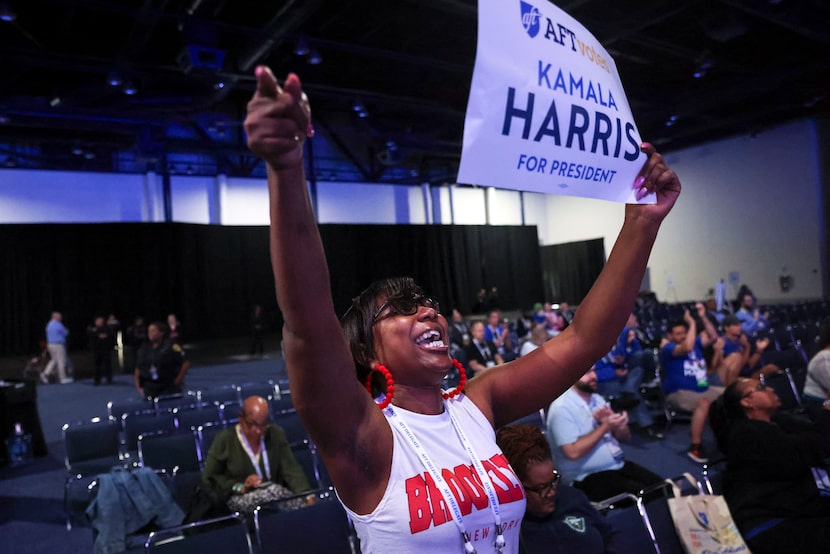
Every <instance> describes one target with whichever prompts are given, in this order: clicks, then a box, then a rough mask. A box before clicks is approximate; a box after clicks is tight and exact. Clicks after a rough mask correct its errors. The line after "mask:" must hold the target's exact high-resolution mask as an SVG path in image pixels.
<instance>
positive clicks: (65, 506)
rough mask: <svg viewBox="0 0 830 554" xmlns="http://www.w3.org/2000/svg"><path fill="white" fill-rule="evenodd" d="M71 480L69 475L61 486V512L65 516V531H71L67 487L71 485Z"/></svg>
mask: <svg viewBox="0 0 830 554" xmlns="http://www.w3.org/2000/svg"><path fill="white" fill-rule="evenodd" d="M72 481H73V478H72V476H71V475H70V476H69V477H67V478H66V482H65V483H64V485H63V511H64V513H65V514H66V530H67V531H71V530H72V514H70V513H69V485H70V484H71V483H72Z"/></svg>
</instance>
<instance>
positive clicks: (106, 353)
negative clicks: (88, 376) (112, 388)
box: [95, 348, 112, 385]
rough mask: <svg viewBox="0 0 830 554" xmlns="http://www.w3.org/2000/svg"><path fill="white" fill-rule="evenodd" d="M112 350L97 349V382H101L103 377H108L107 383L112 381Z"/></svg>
mask: <svg viewBox="0 0 830 554" xmlns="http://www.w3.org/2000/svg"><path fill="white" fill-rule="evenodd" d="M111 352H112V351H111V350H110V349H109V348H107V349H106V350H101V349H98V350H95V384H96V385H97V384H98V383H100V382H101V379H103V378H105V377H106V379H107V383H112V358H111V357H110V354H111Z"/></svg>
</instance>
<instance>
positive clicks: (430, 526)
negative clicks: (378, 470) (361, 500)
mask: <svg viewBox="0 0 830 554" xmlns="http://www.w3.org/2000/svg"><path fill="white" fill-rule="evenodd" d="M444 405H445V406H447V409H449V410H452V411H453V415H454V416H455V417H456V419H457V420H458V421H459V423H460V424H461V426H462V428H463V429H464V432H465V434H466V435H467V437H468V439H469V441H470V444H471V445H472V447H473V451H474V452H475V453H476V454H477V455H478V457H479V459H480V460H481V463H482V465H483V466H484V469H485V471H486V472H487V474H488V475H489V477H490V481H491V482H492V484H493V488H494V490H495V493H496V496H497V497H498V499H499V506H500V511H501V521H502V531H503V533H504V538H505V540H506V543H507V546H506V548H505V549H504V550H503V553H504V554H509V553H516V552H518V550H519V526H520V524H521V521H522V517H523V516H524V512H525V497H524V490H523V488H522V484H521V482H520V481H519V478H518V477H517V476H516V474H515V472H514V471H513V468H511V467H510V464H509V463H508V462H507V458H506V457H505V456H504V454H502V452H501V450H500V449H499V447H498V445H497V444H496V434H495V431H493V427H492V426H491V425H490V422H489V421H487V418H486V417H484V414H482V413H481V411H480V410H479V409H478V407H476V405H475V404H473V402H472V401H470V400H469V399H467V397H466V396H465V395H463V394H462V395H461V396H460V397H459V398H457V399H453V400H449V401H446V402H445V403H444ZM395 411H396V412H397V414H398V415H399V416H400V417H401V418H402V419H403V420H404V421H405V422H406V424H407V426H408V427H409V428H410V429H411V431H412V433H413V434H414V435H415V437H416V438H417V439H418V441H419V442H420V443H421V445H422V446H423V448H424V450H425V451H426V452H427V453H428V455H429V457H430V459H431V460H432V462H433V463H434V464H435V465H436V466H437V467H438V468H440V471H441V475H442V476H443V478H444V480H445V481H446V482H447V484H448V485H449V486H450V488H451V489H452V491H453V493H454V496H455V498H456V500H457V502H458V504H459V507H460V508H461V513H462V516H463V523H464V527H465V529H466V531H467V533H469V535H470V539H471V541H472V543H473V545H474V546H475V549H476V551H477V553H478V554H486V553H494V552H496V550H495V548H494V546H493V543H494V541H495V522H494V518H493V512H492V510H491V509H490V505H489V502H488V499H487V494H486V493H485V491H484V488H483V487H482V486H481V484H480V481H479V478H478V475H477V473H476V471H475V469H474V468H473V467H472V462H471V460H470V456H469V455H468V454H467V452H466V450H465V449H464V446H463V445H462V443H461V440H460V439H459V438H458V435H457V434H456V432H455V429H454V428H453V426H452V422H451V421H450V417H449V412H448V411H447V410H444V413H442V414H439V415H424V414H418V413H415V412H409V411H407V410H403V409H401V408H398V407H397V406H396V407H395ZM392 436H393V437H394V445H393V450H392V472H391V475H390V476H389V484H388V485H387V487H386V491H385V492H384V494H383V498H381V501H380V503H379V504H378V505H377V507H376V508H375V510H374V511H373V512H371V513H369V514H366V515H358V514H355V513H354V512H352V511H351V510H349V509H348V508H347V507H345V506H344V508H345V509H346V511H347V512H348V513H349V516H350V517H351V518H352V520H353V521H354V526H355V529H356V530H357V535H358V537H359V538H360V549H361V551H362V552H363V553H364V554H372V553H378V554H381V553H382V554H388V553H390V552H393V553H395V554H405V553H416V552H417V553H418V554H423V553H425V552H427V553H429V552H432V553H435V554H437V553H441V554H443V553H450V554H452V553H458V554H461V553H463V552H464V543H463V541H462V540H461V536H460V535H459V532H458V528H457V527H456V525H455V523H453V521H452V515H451V514H452V512H451V510H450V509H449V507H448V506H447V505H446V503H445V502H444V500H443V497H442V496H441V493H440V491H439V490H438V488H436V487H435V485H434V483H433V479H432V477H431V476H430V474H429V472H428V471H427V470H426V469H425V468H424V466H423V463H422V462H421V459H420V458H419V457H418V456H417V454H416V453H415V451H414V449H413V447H412V444H411V443H410V442H409V441H408V440H407V439H405V438H403V437H402V436H401V435H400V434H399V433H398V432H397V431H395V430H394V429H392Z"/></svg>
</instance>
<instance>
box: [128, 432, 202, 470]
mask: <svg viewBox="0 0 830 554" xmlns="http://www.w3.org/2000/svg"><path fill="white" fill-rule="evenodd" d="M138 460H139V463H140V465H141V466H142V467H150V468H153V469H164V470H166V471H168V472H170V473H177V472H179V471H199V470H200V464H199V445H198V443H197V441H196V435H195V433H194V432H193V431H190V432H188V433H174V434H169V435H161V434H153V435H140V436H139V437H138Z"/></svg>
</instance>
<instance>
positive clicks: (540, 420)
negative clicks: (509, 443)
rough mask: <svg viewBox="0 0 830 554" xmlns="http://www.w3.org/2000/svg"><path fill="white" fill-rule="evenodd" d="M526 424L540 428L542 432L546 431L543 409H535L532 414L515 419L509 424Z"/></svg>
mask: <svg viewBox="0 0 830 554" xmlns="http://www.w3.org/2000/svg"><path fill="white" fill-rule="evenodd" d="M520 424H528V425H533V426H534V427H536V428H538V429H540V430H541V431H542V432H543V433H545V432H547V429H548V426H547V422H546V420H545V410H541V409H540V410H536V411H535V412H533V413H532V414H529V415H526V416H524V417H522V418H519V419H517V420H516V421H514V422H512V423H511V424H510V425H520Z"/></svg>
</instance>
